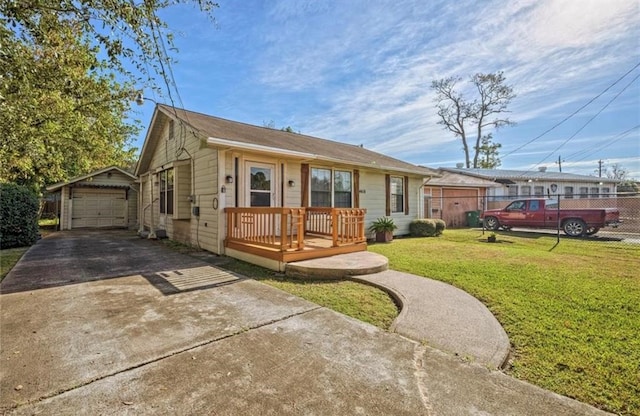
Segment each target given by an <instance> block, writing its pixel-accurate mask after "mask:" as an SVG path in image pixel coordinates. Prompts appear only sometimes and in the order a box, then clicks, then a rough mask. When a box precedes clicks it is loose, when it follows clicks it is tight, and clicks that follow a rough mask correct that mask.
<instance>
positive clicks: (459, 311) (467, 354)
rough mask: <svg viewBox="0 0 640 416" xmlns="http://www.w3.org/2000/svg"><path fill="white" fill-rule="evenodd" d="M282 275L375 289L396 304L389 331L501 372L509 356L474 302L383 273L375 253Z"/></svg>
mask: <svg viewBox="0 0 640 416" xmlns="http://www.w3.org/2000/svg"><path fill="white" fill-rule="evenodd" d="M286 273H287V275H290V276H295V277H302V278H306V279H313V278H317V279H320V278H322V279H351V280H356V281H360V282H363V283H367V284H371V285H374V286H376V287H379V288H381V289H383V290H385V291H386V292H388V293H389V294H390V295H391V296H392V297H393V298H394V299H395V300H396V302H397V303H398V304H399V306H400V314H399V315H398V317H397V318H396V320H395V321H394V323H393V325H392V327H391V331H393V332H397V333H398V334H400V335H403V336H406V337H407V338H410V339H413V340H415V341H419V342H423V343H426V344H427V345H430V346H432V347H434V348H437V349H439V350H441V351H445V352H448V353H451V354H453V355H456V356H459V357H462V358H464V359H466V360H471V361H474V362H477V363H479V364H482V365H484V366H487V367H489V368H501V367H502V366H503V365H504V364H505V363H506V361H507V359H508V357H509V350H510V345H509V338H508V337H507V334H506V332H505V331H504V329H503V328H502V326H501V325H500V323H499V322H498V321H497V319H496V318H495V317H494V316H493V314H492V313H491V312H490V311H489V310H488V309H487V307H486V306H485V305H484V304H482V303H481V302H480V301H479V300H477V299H476V298H474V297H473V296H471V295H469V294H468V293H466V292H464V291H462V290H460V289H458V288H456V287H454V286H451V285H449V284H446V283H442V282H439V281H436V280H433V279H428V278H425V277H421V276H415V275H412V274H408V273H401V272H397V271H393V270H388V260H387V259H386V258H385V257H384V256H381V255H380V254H376V253H372V252H367V251H363V252H358V253H350V254H342V255H338V256H333V257H327V258H321V259H313V260H305V261H301V262H296V263H292V264H290V265H287V270H286Z"/></svg>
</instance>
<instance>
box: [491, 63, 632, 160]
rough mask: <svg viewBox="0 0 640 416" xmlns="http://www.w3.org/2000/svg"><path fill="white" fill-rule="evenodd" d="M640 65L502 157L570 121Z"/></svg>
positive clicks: (502, 157)
mask: <svg viewBox="0 0 640 416" xmlns="http://www.w3.org/2000/svg"><path fill="white" fill-rule="evenodd" d="M639 66H640V62H638V63H637V64H636V65H635V66H634V67H633V68H631V69H630V70H629V71H627V72H626V73H625V74H624V75H622V76H621V77H620V78H618V79H617V80H616V81H615V82H614V83H613V84H611V85H609V86H608V87H607V88H605V89H604V90H603V91H602V92H601V93H600V94H598V95H596V96H595V97H593V98H592V99H591V100H589V101H588V102H587V103H586V104H584V105H583V106H582V107H580V108H578V109H577V110H576V111H574V112H573V113H571V114H570V115H568V116H567V117H565V118H564V119H562V120H561V121H560V122H558V123H556V124H554V125H553V126H551V127H550V128H548V129H547V130H545V131H544V132H543V133H541V134H539V135H538V136H536V137H534V138H533V139H531V140H529V141H528V142H526V143H525V144H523V145H522V146H519V147H517V148H515V149H514V150H512V151H510V152H509V153H507V154H505V155H503V156H501V159H504V158H506V157H508V156H510V155H512V154H513V153H515V152H517V151H518V150H520V149H522V148H523V147H525V146H528V145H530V144H531V143H533V142H535V141H536V140H538V139H540V138H541V137H543V136H545V135H546V134H547V133H549V132H551V131H552V130H555V129H556V128H557V127H559V126H560V125H562V124H564V123H565V122H566V121H568V120H569V119H570V118H572V117H573V116H575V115H576V114H578V113H579V112H580V111H582V110H584V109H585V107H587V106H588V105H589V104H591V103H592V102H594V101H595V100H597V99H598V98H600V97H601V96H602V94H604V93H605V92H607V91H609V90H610V89H611V88H612V87H613V86H615V85H616V84H617V83H618V82H620V81H622V80H623V79H624V78H625V77H626V76H627V75H629V74H630V73H631V72H633V71H634V70H635V69H636V68H638V67H639Z"/></svg>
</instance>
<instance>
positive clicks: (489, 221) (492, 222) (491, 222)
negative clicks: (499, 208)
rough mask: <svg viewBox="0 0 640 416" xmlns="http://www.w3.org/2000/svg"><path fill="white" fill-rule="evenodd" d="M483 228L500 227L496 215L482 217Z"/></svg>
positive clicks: (494, 228) (495, 228)
mask: <svg viewBox="0 0 640 416" xmlns="http://www.w3.org/2000/svg"><path fill="white" fill-rule="evenodd" d="M484 228H486V229H487V230H497V229H498V228H500V222H499V221H498V219H497V218H496V217H487V218H485V219H484Z"/></svg>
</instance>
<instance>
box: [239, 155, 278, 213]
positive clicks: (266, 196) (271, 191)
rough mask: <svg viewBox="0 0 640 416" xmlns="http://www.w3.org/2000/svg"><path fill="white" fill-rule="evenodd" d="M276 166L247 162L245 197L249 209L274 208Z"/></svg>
mask: <svg viewBox="0 0 640 416" xmlns="http://www.w3.org/2000/svg"><path fill="white" fill-rule="evenodd" d="M275 172H276V165H272V164H269V163H257V162H247V181H248V185H249V186H247V196H246V198H247V199H246V201H247V202H248V206H250V207H274V206H276V178H275Z"/></svg>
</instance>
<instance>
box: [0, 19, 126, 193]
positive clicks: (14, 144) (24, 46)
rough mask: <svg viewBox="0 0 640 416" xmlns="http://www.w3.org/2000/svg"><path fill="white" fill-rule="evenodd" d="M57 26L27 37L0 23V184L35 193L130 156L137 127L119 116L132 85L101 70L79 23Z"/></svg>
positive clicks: (94, 52) (120, 164) (92, 48)
mask: <svg viewBox="0 0 640 416" xmlns="http://www.w3.org/2000/svg"><path fill="white" fill-rule="evenodd" d="M48 19H53V17H51V16H48V17H44V16H43V17H42V18H41V19H40V23H42V25H43V26H45V27H48V26H49V25H48V24H47V22H46V20H48ZM58 29H60V30H55V31H44V30H40V31H39V32H38V36H37V38H35V39H33V42H26V41H24V40H23V39H20V38H18V37H16V36H15V34H12V33H11V32H10V31H9V30H8V29H7V28H6V27H1V28H0V44H1V45H2V50H1V51H0V57H1V58H2V59H0V73H2V74H3V76H2V77H1V78H0V96H1V98H2V100H0V130H1V131H2V132H3V134H2V137H0V160H2V164H0V182H13V183H17V184H22V185H26V186H28V187H31V188H33V189H34V190H37V191H39V190H41V189H42V187H43V186H45V185H48V184H51V183H55V182H58V181H63V180H66V179H68V178H69V177H73V176H76V175H79V174H83V173H87V172H89V171H91V170H94V169H97V168H101V167H104V166H108V165H112V164H115V165H119V166H126V165H127V164H130V163H131V161H132V160H133V158H134V156H135V155H134V153H135V149H129V144H130V138H131V137H132V134H134V133H136V132H137V127H136V126H135V125H134V126H130V125H126V124H125V122H124V117H125V115H126V111H127V110H128V109H129V99H128V94H129V90H130V88H128V87H127V86H126V85H122V84H120V83H118V82H116V81H115V78H114V76H113V75H110V74H108V73H106V72H105V71H104V69H105V66H104V63H103V62H100V61H99V60H98V59H97V58H96V50H95V47H91V46H90V45H89V43H88V42H87V41H82V40H81V37H80V36H81V33H79V31H78V29H76V28H74V27H73V26H67V27H59V28H58Z"/></svg>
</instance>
